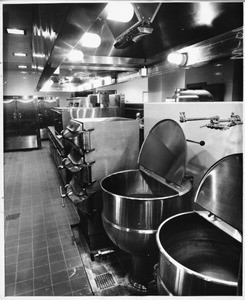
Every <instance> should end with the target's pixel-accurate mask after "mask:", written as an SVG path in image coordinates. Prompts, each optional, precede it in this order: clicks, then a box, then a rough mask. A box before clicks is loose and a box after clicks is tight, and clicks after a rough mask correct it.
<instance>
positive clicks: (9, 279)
mask: <svg viewBox="0 0 245 300" xmlns="http://www.w3.org/2000/svg"><path fill="white" fill-rule="evenodd" d="M14 283H15V273H11V274H6V275H5V285H9V284H14Z"/></svg>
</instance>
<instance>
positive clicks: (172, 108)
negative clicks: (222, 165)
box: [144, 102, 243, 186]
mask: <svg viewBox="0 0 245 300" xmlns="http://www.w3.org/2000/svg"><path fill="white" fill-rule="evenodd" d="M180 112H185V114H186V118H205V117H212V116H216V115H217V116H220V118H221V119H228V118H229V117H230V115H231V113H232V112H234V113H235V115H239V116H240V117H241V120H242V119H243V103H242V102H197V103H194V102H192V103H191V102H188V103H187V102H178V103H161V102H159V103H145V104H144V124H145V127H144V134H145V137H146V136H147V134H148V133H149V131H150V129H151V128H152V127H153V126H154V125H155V124H156V123H157V122H159V121H160V120H163V119H172V120H175V121H176V122H177V123H178V124H179V125H180V126H181V127H182V129H183V131H184V134H185V137H186V139H189V140H193V141H198V142H200V141H201V140H203V141H204V142H205V145H204V146H200V145H199V144H195V143H191V142H188V143H187V148H188V157H187V169H189V171H190V173H192V174H194V177H195V180H194V186H197V183H198V182H199V180H200V179H201V177H202V175H203V174H204V173H205V172H206V171H207V169H208V168H209V167H210V166H211V165H213V164H214V163H215V162H216V161H217V160H219V159H221V158H222V157H224V156H227V155H229V154H232V153H241V152H243V125H236V126H232V127H230V128H229V129H227V130H216V129H210V128H207V127H202V126H203V125H205V124H208V123H209V120H202V121H188V122H184V123H181V122H180V117H179V116H180ZM173 139H174V137H173Z"/></svg>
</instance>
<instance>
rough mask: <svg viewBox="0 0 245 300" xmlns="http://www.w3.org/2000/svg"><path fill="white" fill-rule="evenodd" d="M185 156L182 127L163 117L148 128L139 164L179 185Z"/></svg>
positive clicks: (183, 170) (185, 146) (183, 171)
mask: <svg viewBox="0 0 245 300" xmlns="http://www.w3.org/2000/svg"><path fill="white" fill-rule="evenodd" d="M186 157H187V145H186V140H185V136H184V133H183V131H182V128H181V127H180V126H179V124H178V123H177V122H175V121H174V120H170V119H165V120H162V121H160V122H158V123H157V124H156V125H155V126H154V127H153V128H152V129H151V130H150V132H149V135H148V136H147V138H146V139H145V141H144V143H143V145H142V148H141V151H140V155H139V165H140V166H143V167H144V168H145V169H147V170H149V171H151V172H153V173H155V174H157V175H159V176H161V177H163V178H165V179H167V180H168V181H169V182H172V183H175V184H177V185H181V183H182V180H183V177H184V174H185V167H186Z"/></svg>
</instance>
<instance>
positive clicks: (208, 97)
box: [172, 89, 214, 102]
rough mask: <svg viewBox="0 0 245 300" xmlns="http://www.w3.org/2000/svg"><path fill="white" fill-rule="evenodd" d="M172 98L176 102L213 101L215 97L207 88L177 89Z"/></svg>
mask: <svg viewBox="0 0 245 300" xmlns="http://www.w3.org/2000/svg"><path fill="white" fill-rule="evenodd" d="M172 98H174V99H175V101H176V102H191V101H213V100H214V98H213V96H212V94H211V93H210V92H209V91H206V90H188V89H176V90H175V93H174V95H173V96H172Z"/></svg>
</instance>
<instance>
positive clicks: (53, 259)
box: [49, 252, 64, 264]
mask: <svg viewBox="0 0 245 300" xmlns="http://www.w3.org/2000/svg"><path fill="white" fill-rule="evenodd" d="M49 260H50V263H51V264H52V263H55V262H59V261H64V255H63V252H58V253H54V254H50V255H49Z"/></svg>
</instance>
